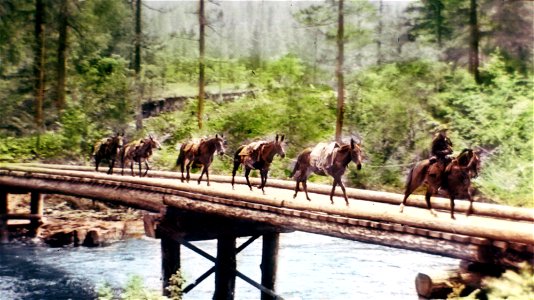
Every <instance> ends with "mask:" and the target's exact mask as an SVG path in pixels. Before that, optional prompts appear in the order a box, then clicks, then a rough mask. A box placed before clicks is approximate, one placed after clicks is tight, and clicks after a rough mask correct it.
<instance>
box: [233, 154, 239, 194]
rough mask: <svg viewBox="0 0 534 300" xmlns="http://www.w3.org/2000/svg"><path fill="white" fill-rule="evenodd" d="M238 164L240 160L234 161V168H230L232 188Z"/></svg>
mask: <svg viewBox="0 0 534 300" xmlns="http://www.w3.org/2000/svg"><path fill="white" fill-rule="evenodd" d="M240 164H241V163H240V162H236V161H234V168H233V169H232V190H233V189H234V180H235V173H236V172H237V169H239V165H240Z"/></svg>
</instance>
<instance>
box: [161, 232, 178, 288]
mask: <svg viewBox="0 0 534 300" xmlns="http://www.w3.org/2000/svg"><path fill="white" fill-rule="evenodd" d="M180 252H181V251H180V243H178V242H177V241H176V240H174V239H173V238H171V237H169V236H168V235H166V234H162V236H161V273H162V275H163V295H164V296H170V292H169V291H168V290H167V287H168V286H169V283H170V282H169V281H170V279H171V276H172V275H174V274H176V272H177V271H178V270H180V268H181V265H180Z"/></svg>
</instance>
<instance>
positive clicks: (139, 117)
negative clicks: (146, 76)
mask: <svg viewBox="0 0 534 300" xmlns="http://www.w3.org/2000/svg"><path fill="white" fill-rule="evenodd" d="M141 29H142V28H141V0H136V4H135V57H134V71H135V86H136V88H137V93H136V96H135V97H136V105H135V106H136V107H135V109H136V118H135V129H137V130H141V129H143V111H142V109H141V101H142V99H141V97H142V90H143V88H142V87H141V84H142V83H141V38H142V36H141V35H142V30H141Z"/></svg>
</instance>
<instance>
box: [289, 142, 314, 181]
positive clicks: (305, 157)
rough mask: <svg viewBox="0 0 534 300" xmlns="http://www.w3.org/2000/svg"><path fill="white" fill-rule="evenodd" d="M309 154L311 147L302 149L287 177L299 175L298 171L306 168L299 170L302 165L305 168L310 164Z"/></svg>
mask: <svg viewBox="0 0 534 300" xmlns="http://www.w3.org/2000/svg"><path fill="white" fill-rule="evenodd" d="M310 154H311V149H309V148H308V149H305V150H304V151H302V152H301V153H300V154H299V155H298V156H297V162H296V163H295V166H294V167H293V171H292V172H291V175H289V178H293V176H297V177H300V175H301V174H300V173H299V171H300V172H306V170H301V169H302V167H304V168H307V167H308V166H309V165H310ZM295 179H297V178H295ZM297 180H298V179H297Z"/></svg>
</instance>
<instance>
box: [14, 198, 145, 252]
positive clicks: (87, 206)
mask: <svg viewBox="0 0 534 300" xmlns="http://www.w3.org/2000/svg"><path fill="white" fill-rule="evenodd" d="M44 197H45V199H44V210H43V218H42V222H43V224H42V225H41V226H40V228H39V230H38V232H37V235H36V242H38V243H44V244H47V245H49V246H52V247H62V246H88V247H95V246H101V245H106V244H110V243H113V242H116V241H120V240H124V239H128V238H138V237H142V236H143V235H144V226H143V217H142V216H143V212H142V211H138V210H133V209H129V208H123V207H115V206H112V205H106V204H104V203H102V202H96V201H92V200H91V199H80V198H75V197H69V196H62V195H45V196H44ZM8 203H9V206H8V209H9V211H10V212H14V213H27V212H28V210H29V207H30V204H29V203H30V197H29V195H10V198H9V202H8ZM10 224H11V225H17V223H15V222H14V223H10ZM18 224H20V223H18ZM14 227H16V226H14ZM26 234H27V230H25V229H22V228H18V229H16V230H14V231H12V237H13V238H15V239H22V238H24V237H25V235H26Z"/></svg>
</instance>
